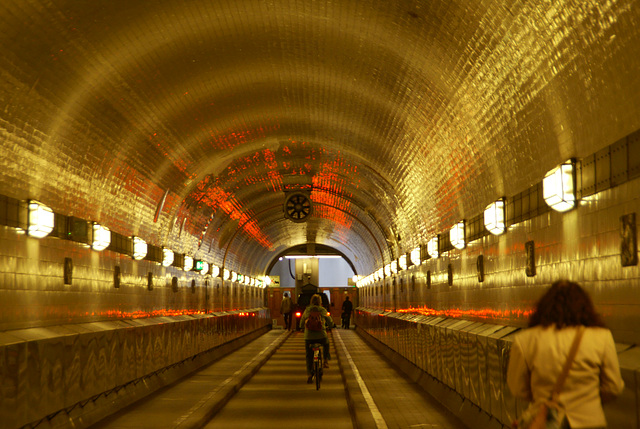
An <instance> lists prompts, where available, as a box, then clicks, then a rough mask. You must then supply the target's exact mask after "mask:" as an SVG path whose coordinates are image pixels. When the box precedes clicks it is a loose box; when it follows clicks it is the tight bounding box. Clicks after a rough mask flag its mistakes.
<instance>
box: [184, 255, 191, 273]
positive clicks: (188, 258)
mask: <svg viewBox="0 0 640 429" xmlns="http://www.w3.org/2000/svg"><path fill="white" fill-rule="evenodd" d="M192 268H193V258H192V257H191V256H188V255H184V268H183V270H185V271H191V269H192Z"/></svg>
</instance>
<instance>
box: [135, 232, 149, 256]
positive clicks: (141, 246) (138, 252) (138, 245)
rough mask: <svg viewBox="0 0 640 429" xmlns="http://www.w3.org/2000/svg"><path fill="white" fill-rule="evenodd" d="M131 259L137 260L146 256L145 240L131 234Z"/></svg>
mask: <svg viewBox="0 0 640 429" xmlns="http://www.w3.org/2000/svg"><path fill="white" fill-rule="evenodd" d="M132 238H133V259H135V260H137V261H139V260H140V259H144V257H145V256H147V250H148V248H147V242H146V241H144V240H143V239H142V238H140V237H136V236H133V237H132Z"/></svg>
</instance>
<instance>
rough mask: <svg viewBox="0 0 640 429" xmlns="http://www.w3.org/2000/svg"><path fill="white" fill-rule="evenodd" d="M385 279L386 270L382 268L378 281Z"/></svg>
mask: <svg viewBox="0 0 640 429" xmlns="http://www.w3.org/2000/svg"><path fill="white" fill-rule="evenodd" d="M383 278H384V268H380V269H379V270H378V280H382V279H383Z"/></svg>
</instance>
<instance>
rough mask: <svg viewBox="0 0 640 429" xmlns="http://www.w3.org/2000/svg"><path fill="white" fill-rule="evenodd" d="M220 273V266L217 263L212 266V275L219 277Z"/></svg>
mask: <svg viewBox="0 0 640 429" xmlns="http://www.w3.org/2000/svg"><path fill="white" fill-rule="evenodd" d="M219 275H220V267H219V266H217V265H212V266H211V276H212V277H218V276H219Z"/></svg>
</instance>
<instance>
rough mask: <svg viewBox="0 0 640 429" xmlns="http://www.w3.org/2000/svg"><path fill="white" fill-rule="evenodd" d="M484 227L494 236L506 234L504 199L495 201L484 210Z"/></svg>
mask: <svg viewBox="0 0 640 429" xmlns="http://www.w3.org/2000/svg"><path fill="white" fill-rule="evenodd" d="M484 227H485V228H487V231H489V232H490V233H491V234H493V235H500V234H502V233H504V232H505V230H506V225H505V215H504V198H501V199H499V200H497V201H494V202H493V203H491V204H489V205H488V206H487V208H486V209H484Z"/></svg>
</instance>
